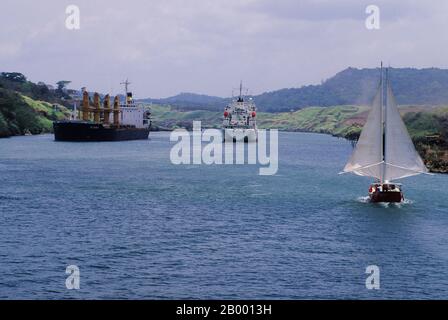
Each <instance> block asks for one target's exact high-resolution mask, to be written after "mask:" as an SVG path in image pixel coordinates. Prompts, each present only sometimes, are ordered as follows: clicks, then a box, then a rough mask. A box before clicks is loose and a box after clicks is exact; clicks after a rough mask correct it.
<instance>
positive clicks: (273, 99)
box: [145, 68, 448, 112]
mask: <svg viewBox="0 0 448 320" xmlns="http://www.w3.org/2000/svg"><path fill="white" fill-rule="evenodd" d="M389 75H390V79H391V82H392V88H393V90H394V93H395V96H396V99H397V102H398V104H401V105H447V104H448V70H443V69H437V68H428V69H413V68H397V69H395V68H391V69H390V71H389ZM379 76H380V72H379V69H378V68H376V69H355V68H348V69H345V70H343V71H341V72H339V73H338V74H336V75H335V76H334V77H332V78H330V79H328V80H326V81H324V82H323V83H322V84H320V85H309V86H303V87H301V88H291V89H282V90H277V91H272V92H266V93H263V94H261V95H257V96H253V99H254V101H255V103H256V104H257V107H258V109H259V110H260V111H265V112H285V111H291V110H298V109H302V108H305V107H311V106H320V107H328V106H336V105H369V104H370V102H371V100H372V97H373V95H374V93H375V90H376V88H377V85H378V81H379ZM145 100H146V101H148V102H153V103H156V104H162V105H170V106H172V107H174V108H176V109H179V110H184V111H185V110H198V109H201V110H210V111H219V110H221V109H222V108H223V107H224V105H225V104H226V103H228V101H229V100H230V99H229V98H219V97H210V96H204V95H195V94H191V93H190V94H187V93H183V94H180V95H177V96H174V97H171V98H166V99H145Z"/></svg>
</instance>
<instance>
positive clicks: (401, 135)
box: [383, 83, 428, 181]
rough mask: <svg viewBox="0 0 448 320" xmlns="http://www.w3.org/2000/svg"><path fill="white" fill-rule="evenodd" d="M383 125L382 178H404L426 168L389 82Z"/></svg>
mask: <svg viewBox="0 0 448 320" xmlns="http://www.w3.org/2000/svg"><path fill="white" fill-rule="evenodd" d="M386 101H387V103H386V106H387V107H386V115H385V121H386V127H385V130H386V132H385V148H384V150H385V153H384V154H385V159H384V160H385V171H384V177H383V180H385V181H392V180H394V179H400V178H405V177H409V176H413V175H417V174H420V173H427V172H428V169H427V168H426V166H425V164H424V163H423V160H422V158H420V155H419V154H418V153H417V151H416V150H415V147H414V143H413V142H412V140H411V137H410V136H409V133H408V131H407V129H406V126H405V124H404V123H403V120H402V119H401V116H400V112H399V111H398V108H397V104H396V102H395V98H394V95H393V93H392V89H391V87H390V84H389V83H388V84H387V100H386Z"/></svg>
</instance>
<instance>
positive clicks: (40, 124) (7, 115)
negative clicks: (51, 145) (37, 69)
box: [0, 72, 69, 137]
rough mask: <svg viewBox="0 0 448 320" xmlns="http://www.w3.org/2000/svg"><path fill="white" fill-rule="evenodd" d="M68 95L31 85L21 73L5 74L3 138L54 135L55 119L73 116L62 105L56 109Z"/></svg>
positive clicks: (0, 116)
mask: <svg viewBox="0 0 448 320" xmlns="http://www.w3.org/2000/svg"><path fill="white" fill-rule="evenodd" d="M64 95H65V93H64V92H60V93H58V92H55V91H51V90H49V89H48V87H47V86H46V85H43V84H42V85H37V84H34V83H32V82H29V81H27V80H26V78H25V76H24V75H22V74H20V73H16V72H14V73H1V74H0V137H8V136H12V135H22V134H27V133H31V134H38V133H44V132H51V131H52V121H53V120H58V119H64V118H66V117H68V116H69V110H68V109H67V108H65V107H64V106H62V105H61V104H57V105H56V106H53V103H55V104H56V102H61V101H63V99H62V98H63V97H64ZM41 100H45V101H41ZM48 101H50V102H51V103H50V102H48Z"/></svg>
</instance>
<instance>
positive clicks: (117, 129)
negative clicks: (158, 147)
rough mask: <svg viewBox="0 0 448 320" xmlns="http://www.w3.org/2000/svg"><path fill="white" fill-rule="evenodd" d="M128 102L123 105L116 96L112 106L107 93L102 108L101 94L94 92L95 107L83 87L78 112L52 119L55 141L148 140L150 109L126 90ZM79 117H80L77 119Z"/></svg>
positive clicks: (126, 83)
mask: <svg viewBox="0 0 448 320" xmlns="http://www.w3.org/2000/svg"><path fill="white" fill-rule="evenodd" d="M124 84H125V85H126V101H125V104H120V99H119V97H118V96H116V97H115V99H114V103H113V108H111V106H110V97H109V95H106V96H105V97H104V101H103V107H101V102H100V96H99V94H98V93H95V94H94V97H93V106H91V104H90V100H89V94H88V93H87V91H85V90H84V92H83V99H82V107H81V110H80V113H79V115H78V114H77V111H76V109H75V110H74V116H73V118H74V119H73V120H65V121H55V122H53V129H54V137H55V140H56V141H78V142H82V141H124V140H142V139H148V136H149V131H150V129H151V112H150V110H149V108H147V107H145V106H143V105H136V104H134V102H133V100H132V93H131V92H128V91H127V86H128V84H129V82H127V81H126V82H125V83H124ZM77 118H81V120H78V119H77Z"/></svg>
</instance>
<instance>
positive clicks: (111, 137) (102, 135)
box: [53, 121, 150, 142]
mask: <svg viewBox="0 0 448 320" xmlns="http://www.w3.org/2000/svg"><path fill="white" fill-rule="evenodd" d="M53 129H54V139H55V140H56V141H77V142H85V141H126V140H145V139H148V135H149V131H150V128H136V127H130V126H120V127H105V126H104V125H102V124H97V123H91V122H86V121H56V122H54V123H53Z"/></svg>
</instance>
